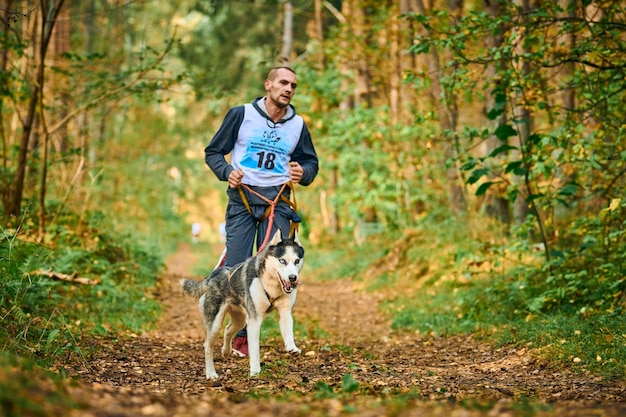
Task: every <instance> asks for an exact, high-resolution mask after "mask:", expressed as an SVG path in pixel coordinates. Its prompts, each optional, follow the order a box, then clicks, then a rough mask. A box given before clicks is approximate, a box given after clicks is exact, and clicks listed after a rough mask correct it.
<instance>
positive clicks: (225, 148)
mask: <svg viewBox="0 0 626 417" xmlns="http://www.w3.org/2000/svg"><path fill="white" fill-rule="evenodd" d="M243 116H244V107H243V106H238V107H234V108H232V109H230V110H229V111H228V113H226V116H225V117H224V121H223V122H222V125H221V126H220V128H219V130H218V131H217V133H215V136H213V139H211V142H210V143H209V145H208V146H207V147H206V148H204V161H205V162H206V164H207V165H208V166H209V168H211V171H213V173H214V174H215V176H216V177H217V178H218V179H219V180H220V181H227V180H228V176H229V175H230V173H231V172H232V171H233V169H234V168H233V167H232V165H230V164H229V163H228V162H227V161H226V158H225V156H226V155H228V154H229V153H230V152H231V151H232V150H233V148H234V147H235V142H236V141H237V135H238V133H239V127H241V123H242V122H243Z"/></svg>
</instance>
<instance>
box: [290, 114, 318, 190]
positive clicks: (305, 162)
mask: <svg viewBox="0 0 626 417" xmlns="http://www.w3.org/2000/svg"><path fill="white" fill-rule="evenodd" d="M291 160H292V161H295V162H298V163H299V164H300V165H301V166H302V168H303V170H304V173H303V174H302V179H301V180H300V184H301V185H309V184H311V183H312V182H313V180H314V179H315V177H316V176H317V171H318V170H319V162H318V159H317V153H316V152H315V147H314V146H313V140H312V139H311V134H310V132H309V129H308V128H307V126H306V124H305V125H303V127H302V132H301V133H300V140H299V141H298V144H297V145H296V148H295V149H294V151H293V153H292V154H291Z"/></svg>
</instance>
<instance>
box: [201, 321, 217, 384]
mask: <svg viewBox="0 0 626 417" xmlns="http://www.w3.org/2000/svg"><path fill="white" fill-rule="evenodd" d="M213 334H214V333H213V331H212V330H211V327H210V326H209V325H207V326H206V339H204V365H205V373H206V379H217V372H215V364H214V363H213V349H212V347H211V344H212V342H213Z"/></svg>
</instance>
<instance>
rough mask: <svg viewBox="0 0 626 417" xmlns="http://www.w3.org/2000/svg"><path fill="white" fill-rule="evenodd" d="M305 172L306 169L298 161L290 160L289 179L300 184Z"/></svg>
mask: <svg viewBox="0 0 626 417" xmlns="http://www.w3.org/2000/svg"><path fill="white" fill-rule="evenodd" d="M303 173H304V169H303V168H302V166H301V165H300V164H299V163H297V162H289V179H290V180H291V182H293V183H294V184H299V183H300V180H301V179H302V174H303Z"/></svg>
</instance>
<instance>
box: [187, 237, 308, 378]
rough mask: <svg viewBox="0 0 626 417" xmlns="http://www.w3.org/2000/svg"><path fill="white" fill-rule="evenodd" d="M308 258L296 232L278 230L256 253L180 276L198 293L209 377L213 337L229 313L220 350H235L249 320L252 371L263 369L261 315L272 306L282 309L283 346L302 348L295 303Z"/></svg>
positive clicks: (212, 372) (212, 370)
mask: <svg viewBox="0 0 626 417" xmlns="http://www.w3.org/2000/svg"><path fill="white" fill-rule="evenodd" d="M303 264H304V248H303V247H302V245H301V244H300V241H299V240H298V237H297V235H294V237H293V238H288V239H284V240H283V239H282V237H281V233H280V230H278V231H277V232H276V233H275V234H274V236H273V237H272V240H271V241H270V242H269V243H268V245H267V246H266V247H265V248H264V249H263V250H261V251H260V252H259V253H257V254H256V255H255V256H253V257H251V258H249V259H247V260H246V261H244V262H242V263H240V264H238V265H236V266H233V267H223V268H217V269H215V270H214V271H213V272H212V273H211V275H210V276H208V277H207V278H205V279H204V280H202V281H195V280H190V279H182V280H181V281H180V284H181V286H182V287H183V291H184V292H185V293H186V294H188V295H190V296H192V297H195V298H199V299H200V312H201V313H202V316H203V318H204V327H205V330H206V339H205V341H204V358H205V368H206V378H207V379H216V378H217V377H218V376H217V372H215V365H214V364H213V349H212V345H213V339H214V337H215V335H216V334H217V333H218V332H219V331H220V329H221V327H222V323H223V321H224V318H225V317H226V315H227V314H228V315H230V323H229V324H228V325H227V326H226V328H225V329H224V344H223V345H222V355H224V356H226V355H230V354H231V353H232V351H233V350H232V341H233V337H234V336H235V334H236V333H237V332H238V331H239V330H241V329H242V328H243V327H244V325H246V324H247V326H248V327H247V333H248V352H249V356H250V376H255V375H258V374H259V373H260V372H261V357H260V355H261V354H260V334H261V324H262V323H263V316H264V315H265V313H268V312H270V311H271V310H277V311H278V314H279V324H280V333H281V335H282V337H283V341H284V342H285V350H286V351H287V352H291V353H300V349H298V347H297V346H296V344H295V342H294V340H293V317H292V309H293V305H294V303H295V302H296V294H297V292H298V284H299V281H298V276H299V274H300V270H301V269H302V266H303Z"/></svg>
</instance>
